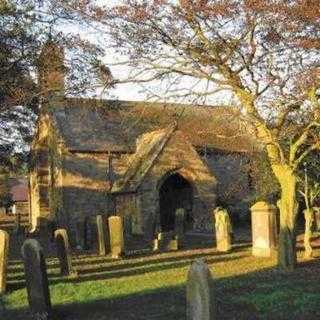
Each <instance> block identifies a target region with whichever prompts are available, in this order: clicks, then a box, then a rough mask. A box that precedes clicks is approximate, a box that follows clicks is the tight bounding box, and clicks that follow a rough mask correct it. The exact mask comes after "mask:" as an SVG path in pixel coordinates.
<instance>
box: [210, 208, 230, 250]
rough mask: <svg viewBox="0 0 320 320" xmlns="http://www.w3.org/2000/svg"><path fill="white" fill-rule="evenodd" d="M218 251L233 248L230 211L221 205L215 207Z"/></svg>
mask: <svg viewBox="0 0 320 320" xmlns="http://www.w3.org/2000/svg"><path fill="white" fill-rule="evenodd" d="M213 212H214V220H215V231H216V243H217V251H220V252H228V251H230V250H231V233H232V225H231V221H230V217H229V214H228V211H227V210H226V209H223V208H221V207H217V208H216V209H214V211H213Z"/></svg>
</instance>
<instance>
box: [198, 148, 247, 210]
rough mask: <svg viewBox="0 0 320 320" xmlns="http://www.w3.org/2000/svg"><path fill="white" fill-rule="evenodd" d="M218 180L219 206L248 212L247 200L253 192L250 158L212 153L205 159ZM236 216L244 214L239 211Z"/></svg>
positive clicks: (238, 154) (233, 154)
mask: <svg viewBox="0 0 320 320" xmlns="http://www.w3.org/2000/svg"><path fill="white" fill-rule="evenodd" d="M204 161H205V162H206V163H207V165H208V167H209V168H210V171H211V172H214V175H215V177H216V178H217V182H218V183H217V204H218V205H222V206H224V207H227V208H229V209H232V208H241V209H240V211H243V210H244V211H247V210H246V206H247V204H246V199H247V198H248V196H249V195H250V193H251V192H252V186H251V185H250V183H251V181H250V165H249V158H248V156H247V155H245V154H240V153H222V152H221V153H219V152H217V153H211V154H209V155H207V156H206V157H205V158H204ZM236 211H238V212H237V213H236V214H237V215H238V214H239V213H240V214H242V213H244V212H240V211H239V209H236Z"/></svg>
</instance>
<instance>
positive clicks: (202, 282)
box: [186, 259, 216, 320]
mask: <svg viewBox="0 0 320 320" xmlns="http://www.w3.org/2000/svg"><path fill="white" fill-rule="evenodd" d="M210 280H211V273H210V270H209V268H208V266H207V264H206V263H205V261H204V260H203V259H197V260H196V261H194V262H193V263H192V265H191V267H190V269H189V272H188V279H187V301H186V302H187V312H186V313H187V320H214V319H215V316H216V314H215V313H216V306H215V301H213V298H214V297H211V296H210Z"/></svg>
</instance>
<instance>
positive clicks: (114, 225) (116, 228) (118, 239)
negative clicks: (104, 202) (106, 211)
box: [108, 216, 124, 259]
mask: <svg viewBox="0 0 320 320" xmlns="http://www.w3.org/2000/svg"><path fill="white" fill-rule="evenodd" d="M108 225H109V237H110V251H111V257H112V258H115V259H118V258H119V257H120V256H121V255H122V254H124V237H123V223H122V217H118V216H111V217H109V218H108Z"/></svg>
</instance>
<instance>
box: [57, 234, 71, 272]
mask: <svg viewBox="0 0 320 320" xmlns="http://www.w3.org/2000/svg"><path fill="white" fill-rule="evenodd" d="M54 238H55V241H56V247H57V256H58V259H59V262H60V273H61V275H63V276H70V275H75V274H76V272H75V270H74V269H73V268H72V260H71V254H70V246H69V239H68V234H67V231H66V230H65V229H58V230H56V231H55V232H54Z"/></svg>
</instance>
